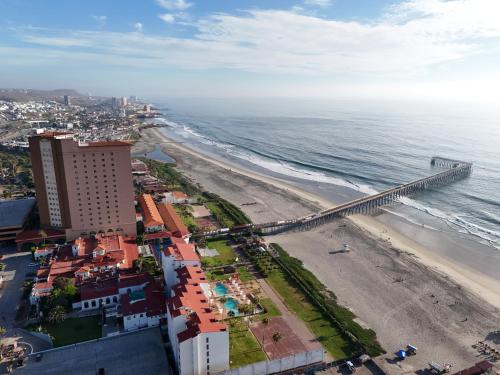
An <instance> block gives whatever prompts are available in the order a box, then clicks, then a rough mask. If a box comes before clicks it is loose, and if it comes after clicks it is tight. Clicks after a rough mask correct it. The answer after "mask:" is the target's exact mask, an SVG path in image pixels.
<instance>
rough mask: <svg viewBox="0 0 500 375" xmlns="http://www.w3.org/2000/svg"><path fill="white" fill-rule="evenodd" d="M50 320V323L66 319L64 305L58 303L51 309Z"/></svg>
mask: <svg viewBox="0 0 500 375" xmlns="http://www.w3.org/2000/svg"><path fill="white" fill-rule="evenodd" d="M47 319H48V321H49V322H50V323H61V322H62V321H64V319H66V310H65V309H64V307H63V306H61V305H57V306H56V307H54V308H53V309H52V310H50V311H49V316H48V318H47Z"/></svg>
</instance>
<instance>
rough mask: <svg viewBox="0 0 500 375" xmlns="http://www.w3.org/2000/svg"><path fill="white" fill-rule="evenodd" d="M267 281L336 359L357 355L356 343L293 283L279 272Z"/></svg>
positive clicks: (275, 272)
mask: <svg viewBox="0 0 500 375" xmlns="http://www.w3.org/2000/svg"><path fill="white" fill-rule="evenodd" d="M267 280H268V282H269V283H270V284H271V286H272V287H273V288H274V289H275V290H276V291H277V292H278V293H279V294H280V295H281V297H282V298H283V300H284V301H285V304H286V306H287V307H288V309H290V311H293V312H294V313H295V314H296V315H297V316H298V317H299V318H300V319H302V320H303V321H304V322H305V323H306V325H307V326H308V327H309V329H310V330H311V332H312V333H313V334H314V335H315V336H316V337H317V338H318V341H320V342H321V344H322V345H323V346H324V347H325V349H326V350H328V352H329V353H330V354H331V355H332V356H333V357H334V358H335V359H341V358H347V357H350V356H351V355H353V354H355V353H356V349H357V348H356V346H355V345H354V343H352V342H351V341H350V340H349V339H348V338H347V337H345V336H344V335H343V334H342V333H341V332H340V331H339V330H337V329H336V328H335V327H334V326H333V325H332V324H331V322H330V321H329V319H328V317H326V316H325V315H324V314H323V313H322V312H321V311H320V310H319V309H318V308H317V307H315V306H314V305H313V304H311V303H310V302H309V301H307V297H306V296H305V295H304V294H303V293H302V291H301V290H300V289H299V288H297V287H295V286H293V281H291V280H289V279H288V278H287V277H286V276H285V275H284V274H283V273H282V272H280V271H277V270H275V271H273V272H271V273H270V274H269V275H268V277H267Z"/></svg>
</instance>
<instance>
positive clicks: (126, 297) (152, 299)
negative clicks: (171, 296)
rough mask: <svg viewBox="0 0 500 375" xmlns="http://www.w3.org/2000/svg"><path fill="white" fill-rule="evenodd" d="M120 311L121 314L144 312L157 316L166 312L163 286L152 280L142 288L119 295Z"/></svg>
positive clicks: (147, 314)
mask: <svg viewBox="0 0 500 375" xmlns="http://www.w3.org/2000/svg"><path fill="white" fill-rule="evenodd" d="M120 304H121V308H120V312H121V313H122V314H123V316H127V315H133V314H140V313H145V314H146V316H158V315H163V314H165V313H166V312H167V304H166V297H165V294H164V291H163V286H162V285H161V284H160V283H158V282H156V281H155V280H152V281H151V282H149V283H148V284H147V285H146V286H145V287H144V289H143V290H140V291H135V292H131V293H127V294H122V295H121V296H120Z"/></svg>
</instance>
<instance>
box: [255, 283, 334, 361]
mask: <svg viewBox="0 0 500 375" xmlns="http://www.w3.org/2000/svg"><path fill="white" fill-rule="evenodd" d="M257 282H258V283H259V286H260V287H261V288H262V291H263V292H264V294H266V295H267V296H268V297H269V298H270V299H271V300H272V301H273V303H274V304H275V305H276V307H277V308H278V310H279V311H280V312H281V316H282V317H283V319H284V320H285V321H286V322H287V323H288V325H289V326H290V328H291V329H292V330H293V332H294V333H295V334H296V335H297V336H298V337H300V338H301V339H302V342H303V343H304V345H305V346H306V348H307V350H317V349H323V350H324V348H323V347H322V346H321V344H320V343H319V341H318V340H317V339H316V336H314V335H313V334H312V333H311V331H309V328H307V326H306V324H305V323H304V322H303V321H302V320H300V319H299V318H298V317H297V316H296V315H295V314H294V313H292V312H291V311H290V310H288V308H287V307H286V305H285V303H284V302H283V300H282V298H281V296H280V295H278V293H276V291H275V290H274V289H273V288H272V287H271V286H270V285H269V284H268V283H267V281H266V280H265V279H262V278H257ZM325 361H326V362H329V361H333V358H332V357H331V356H330V354H329V353H328V352H327V351H326V350H325Z"/></svg>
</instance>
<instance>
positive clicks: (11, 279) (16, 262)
mask: <svg viewBox="0 0 500 375" xmlns="http://www.w3.org/2000/svg"><path fill="white" fill-rule="evenodd" d="M0 254H1V255H2V260H1V262H2V263H5V265H6V268H5V270H4V271H3V272H2V274H3V279H4V282H3V286H2V288H1V289H0V319H1V320H0V325H2V326H4V327H5V328H7V333H9V331H10V330H11V329H13V328H14V326H15V317H16V309H17V306H18V305H19V303H20V301H21V295H22V285H23V282H24V280H25V279H26V274H27V273H28V272H29V267H28V264H29V263H30V262H31V253H27V252H24V253H18V252H15V250H12V251H8V250H7V249H4V248H2V249H1V250H0Z"/></svg>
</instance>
